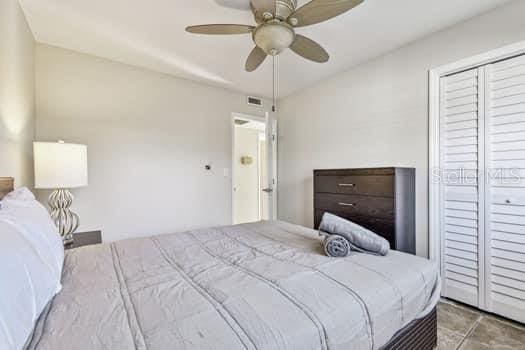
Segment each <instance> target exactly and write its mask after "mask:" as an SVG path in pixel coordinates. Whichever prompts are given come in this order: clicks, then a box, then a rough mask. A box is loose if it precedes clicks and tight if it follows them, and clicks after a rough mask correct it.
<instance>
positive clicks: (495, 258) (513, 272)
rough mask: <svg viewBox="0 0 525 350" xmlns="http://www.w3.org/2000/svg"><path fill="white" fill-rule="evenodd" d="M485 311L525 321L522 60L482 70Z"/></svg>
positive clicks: (524, 95)
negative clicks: (486, 174) (486, 173)
mask: <svg viewBox="0 0 525 350" xmlns="http://www.w3.org/2000/svg"><path fill="white" fill-rule="evenodd" d="M485 81H486V84H485V86H486V116H487V118H486V124H485V129H486V137H485V149H486V158H485V159H486V166H487V168H488V171H490V174H489V175H490V176H489V178H488V183H489V184H490V185H489V186H487V190H486V197H485V198H486V222H485V229H486V232H487V235H486V239H485V254H486V256H487V259H486V260H487V264H486V278H485V279H486V284H487V287H486V300H487V307H486V309H487V310H489V311H491V312H494V313H497V314H501V315H503V316H507V317H509V318H512V319H515V320H517V321H520V322H525V181H524V179H525V177H524V176H525V56H520V57H516V58H512V59H509V60H505V61H501V62H498V63H494V64H491V65H488V66H487V67H486V78H485Z"/></svg>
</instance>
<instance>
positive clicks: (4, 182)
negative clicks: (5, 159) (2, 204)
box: [0, 177, 15, 199]
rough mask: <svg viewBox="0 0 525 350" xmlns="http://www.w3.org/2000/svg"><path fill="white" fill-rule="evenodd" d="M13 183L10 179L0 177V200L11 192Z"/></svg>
mask: <svg viewBox="0 0 525 350" xmlns="http://www.w3.org/2000/svg"><path fill="white" fill-rule="evenodd" d="M14 182H15V180H14V179H13V178H12V177H0V199H2V198H4V196H5V195H6V194H8V193H9V192H11V191H12V190H13V188H14Z"/></svg>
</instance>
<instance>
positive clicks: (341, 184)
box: [314, 175, 394, 197]
mask: <svg viewBox="0 0 525 350" xmlns="http://www.w3.org/2000/svg"><path fill="white" fill-rule="evenodd" d="M314 181H315V192H317V193H341V194H359V195H366V196H382V197H394V176H389V175H346V176H345V175H317V176H315V179H314Z"/></svg>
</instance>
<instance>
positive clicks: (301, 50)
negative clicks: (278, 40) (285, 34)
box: [290, 34, 330, 63]
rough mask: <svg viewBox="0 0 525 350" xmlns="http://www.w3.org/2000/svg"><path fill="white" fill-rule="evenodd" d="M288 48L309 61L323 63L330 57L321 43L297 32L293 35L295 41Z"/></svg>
mask: <svg viewBox="0 0 525 350" xmlns="http://www.w3.org/2000/svg"><path fill="white" fill-rule="evenodd" d="M290 49H292V51H293V52H295V53H296V54H298V55H299V56H302V57H304V58H306V59H308V60H310V61H314V62H318V63H324V62H328V60H329V59H330V55H329V54H328V52H326V50H325V49H323V48H322V47H321V45H319V44H318V43H316V42H315V41H313V40H311V39H308V38H307V37H305V36H302V35H299V34H296V35H295V41H294V42H293V44H292V46H290Z"/></svg>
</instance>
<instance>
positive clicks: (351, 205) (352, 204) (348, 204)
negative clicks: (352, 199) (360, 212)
mask: <svg viewBox="0 0 525 350" xmlns="http://www.w3.org/2000/svg"><path fill="white" fill-rule="evenodd" d="M339 205H340V206H343V207H355V203H343V202H340V203H339Z"/></svg>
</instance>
